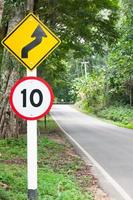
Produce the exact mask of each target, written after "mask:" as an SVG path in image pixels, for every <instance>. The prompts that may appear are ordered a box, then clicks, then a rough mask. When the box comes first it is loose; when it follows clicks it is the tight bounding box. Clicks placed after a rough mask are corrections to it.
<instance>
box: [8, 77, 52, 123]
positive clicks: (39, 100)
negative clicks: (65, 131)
mask: <svg viewBox="0 0 133 200" xmlns="http://www.w3.org/2000/svg"><path fill="white" fill-rule="evenodd" d="M53 100H54V95H53V91H52V89H51V87H50V86H49V84H48V83H47V82H46V81H44V80H43V79H42V78H38V77H32V76H30V77H24V78H22V79H20V80H18V81H17V82H16V83H15V85H14V86H13V87H12V89H11V93H10V105H11V107H12V109H13V111H14V112H15V113H16V114H17V115H18V116H19V117H20V118H23V119H26V120H37V119H39V118H41V117H43V116H45V115H46V114H47V113H48V112H49V111H50V109H51V106H52V104H53Z"/></svg>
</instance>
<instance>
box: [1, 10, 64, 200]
mask: <svg viewBox="0 0 133 200" xmlns="http://www.w3.org/2000/svg"><path fill="white" fill-rule="evenodd" d="M60 43H61V41H60V39H59V38H58V37H57V36H56V35H55V34H54V33H53V32H52V31H51V30H49V28H48V27H47V26H45V25H44V24H43V23H42V22H41V21H40V20H39V19H38V18H37V17H36V16H35V15H34V14H33V13H30V14H28V15H27V16H26V17H25V18H24V19H23V20H22V21H21V22H20V23H19V24H18V25H17V26H16V27H15V28H14V30H13V31H11V33H9V34H8V35H7V36H6V37H5V38H4V39H3V41H2V45H3V46H4V47H5V48H7V50H8V51H10V53H11V54H12V55H14V56H15V57H16V59H17V60H18V61H20V62H21V63H22V64H23V65H24V66H25V67H26V68H27V77H24V78H22V79H20V80H18V81H17V82H16V83H15V84H14V86H13V87H12V89H11V93H10V105H11V107H12V110H13V111H14V112H15V113H16V114H17V115H18V116H19V117H20V118H22V119H25V120H27V172H28V174H27V176H28V199H29V200H36V199H37V119H39V118H42V117H44V116H45V115H46V114H48V113H49V111H50V109H51V107H52V104H53V101H54V95H53V92H52V89H51V87H50V86H49V84H48V83H47V82H46V81H44V80H43V79H41V78H38V77H37V70H36V67H37V66H39V65H40V63H41V62H42V61H43V60H44V59H46V58H47V56H48V55H49V54H50V53H51V52H52V51H53V50H54V49H55V48H56V47H57V46H58V45H59V44H60Z"/></svg>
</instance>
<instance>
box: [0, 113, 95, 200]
mask: <svg viewBox="0 0 133 200" xmlns="http://www.w3.org/2000/svg"><path fill="white" fill-rule="evenodd" d="M39 127H40V130H41V132H43V134H41V135H40V136H39V137H38V186H39V188H38V194H39V197H38V200H70V199H71V200H93V197H92V194H91V193H90V192H89V191H86V190H85V187H84V186H83V185H85V184H87V185H89V184H91V177H90V176H88V179H87V180H86V175H82V173H81V172H82V171H83V170H84V167H85V164H84V163H83V161H82V160H81V159H80V158H79V156H77V155H76V154H73V150H72V147H71V146H70V144H68V143H67V142H66V141H65V140H64V141H63V142H62V140H60V137H58V134H57V132H59V129H58V127H57V125H56V124H55V123H54V122H53V120H52V119H51V118H50V117H48V121H47V128H46V129H45V134H44V122H43V121H40V122H39ZM71 154H72V155H71ZM0 159H1V164H0V172H1V173H0V200H26V199H27V194H26V193H27V188H26V187H27V172H26V136H22V137H20V138H19V139H5V140H0ZM78 174H81V176H79V175H78ZM77 177H78V178H77ZM78 179H79V181H78ZM81 185H82V187H81Z"/></svg>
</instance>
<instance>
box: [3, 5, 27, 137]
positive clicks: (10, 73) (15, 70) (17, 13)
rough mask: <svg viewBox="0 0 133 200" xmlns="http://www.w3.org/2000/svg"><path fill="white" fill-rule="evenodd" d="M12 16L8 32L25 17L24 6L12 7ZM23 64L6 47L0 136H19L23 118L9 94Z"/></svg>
mask: <svg viewBox="0 0 133 200" xmlns="http://www.w3.org/2000/svg"><path fill="white" fill-rule="evenodd" d="M12 9H13V10H12V18H10V20H9V22H8V32H10V31H11V30H12V29H13V28H14V27H15V26H16V25H17V24H18V23H19V22H20V20H21V19H22V18H23V11H24V9H23V6H22V5H21V4H20V5H19V7H16V8H15V7H12ZM20 67H21V65H20V64H19V63H18V61H17V60H16V59H15V58H14V57H13V56H12V55H11V54H10V53H8V51H7V50H5V49H4V52H3V59H2V65H1V94H2V95H1V97H0V137H2V138H6V137H18V135H19V133H20V131H21V128H22V120H21V119H18V117H17V116H16V115H15V114H14V113H13V112H12V110H11V108H10V105H9V94H10V90H11V87H12V86H13V85H14V83H15V82H16V80H18V78H20V75H19V71H20Z"/></svg>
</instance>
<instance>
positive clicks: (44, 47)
mask: <svg viewBox="0 0 133 200" xmlns="http://www.w3.org/2000/svg"><path fill="white" fill-rule="evenodd" d="M60 43H61V41H60V39H59V38H58V37H57V36H56V35H55V34H54V33H53V32H52V31H50V30H49V29H48V27H47V26H45V25H44V24H43V23H42V22H41V21H40V20H39V19H38V18H37V17H36V16H35V15H34V14H33V13H30V14H29V15H27V16H26V17H25V18H24V19H23V20H22V21H21V22H20V23H19V24H18V25H17V26H16V28H15V29H14V30H13V31H12V32H11V33H9V34H8V35H7V36H6V37H5V38H4V39H3V41H2V44H3V45H4V46H5V47H6V48H7V49H8V50H9V51H10V52H11V53H12V54H13V55H14V56H15V57H16V58H17V59H18V60H19V61H20V62H21V63H22V64H23V65H24V66H25V67H27V68H28V69H30V70H33V69H34V68H35V67H37V66H38V65H39V64H40V63H41V62H42V61H43V60H44V59H45V58H46V57H47V56H48V55H49V54H50V53H51V52H52V51H53V50H54V49H55V48H56V47H57V46H58V45H59V44H60Z"/></svg>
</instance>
